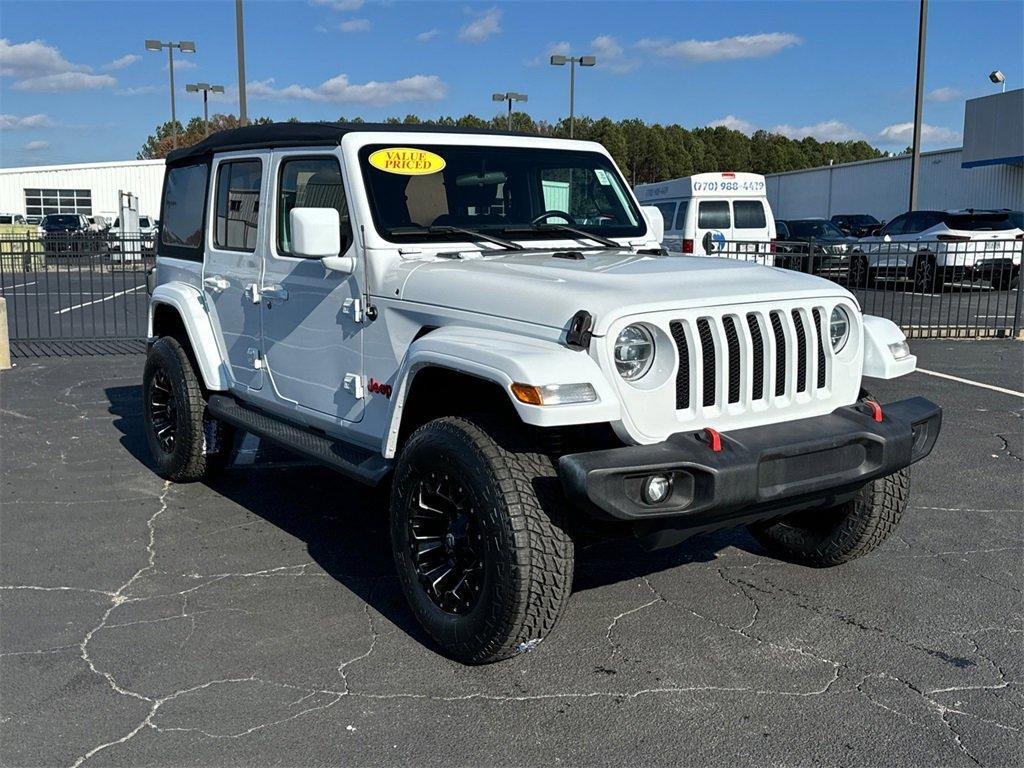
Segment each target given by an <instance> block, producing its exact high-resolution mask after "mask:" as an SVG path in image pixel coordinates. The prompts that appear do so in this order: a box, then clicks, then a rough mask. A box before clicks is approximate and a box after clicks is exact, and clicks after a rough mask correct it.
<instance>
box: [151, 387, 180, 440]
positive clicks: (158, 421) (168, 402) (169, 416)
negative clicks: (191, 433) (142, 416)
mask: <svg viewBox="0 0 1024 768" xmlns="http://www.w3.org/2000/svg"><path fill="white" fill-rule="evenodd" d="M146 406H147V407H148V408H149V418H150V422H151V423H152V425H153V432H154V434H155V435H156V441H157V444H158V445H159V446H160V448H161V449H162V450H163V451H164V453H173V452H174V438H175V436H176V434H177V431H178V422H177V419H178V415H177V407H176V405H175V402H174V392H173V391H172V390H171V381H170V379H169V378H168V377H167V372H166V371H165V370H164V369H163V368H158V369H157V370H156V371H155V372H154V374H153V380H152V382H151V383H150V385H149V398H148V402H147V403H146Z"/></svg>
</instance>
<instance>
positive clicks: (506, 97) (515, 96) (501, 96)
mask: <svg viewBox="0 0 1024 768" xmlns="http://www.w3.org/2000/svg"><path fill="white" fill-rule="evenodd" d="M529 100H530V99H529V98H528V97H527V95H526V94H525V93H514V92H513V91H509V92H508V93H495V94H492V95H491V101H507V102H508V129H509V130H510V131H511V130H512V102H513V101H529Z"/></svg>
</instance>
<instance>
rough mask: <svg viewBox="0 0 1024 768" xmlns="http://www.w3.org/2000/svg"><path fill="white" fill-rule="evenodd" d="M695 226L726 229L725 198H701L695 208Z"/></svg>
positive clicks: (727, 216)
mask: <svg viewBox="0 0 1024 768" xmlns="http://www.w3.org/2000/svg"><path fill="white" fill-rule="evenodd" d="M697 226H698V227H700V228H701V229H728V228H729V226H730V225H729V202H728V201H727V200H703V201H701V204H700V206H699V207H698V208H697Z"/></svg>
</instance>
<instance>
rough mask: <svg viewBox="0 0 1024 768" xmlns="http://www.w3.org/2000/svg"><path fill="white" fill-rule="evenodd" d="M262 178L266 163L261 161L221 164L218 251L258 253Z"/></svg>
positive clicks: (216, 226) (216, 229) (216, 225)
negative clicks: (257, 240) (256, 251)
mask: <svg viewBox="0 0 1024 768" xmlns="http://www.w3.org/2000/svg"><path fill="white" fill-rule="evenodd" d="M262 179H263V164H262V163H261V162H260V161H259V160H239V161H232V162H230V163H221V165H220V167H219V168H218V169H217V217H216V219H215V221H214V232H213V241H214V243H215V244H216V245H217V247H218V248H224V249H226V250H229V251H254V250H256V232H257V223H258V221H259V214H260V183H261V181H262Z"/></svg>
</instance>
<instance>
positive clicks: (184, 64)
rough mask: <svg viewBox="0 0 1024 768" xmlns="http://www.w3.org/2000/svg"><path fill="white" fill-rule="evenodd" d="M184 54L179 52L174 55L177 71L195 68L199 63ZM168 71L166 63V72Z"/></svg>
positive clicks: (175, 69)
mask: <svg viewBox="0 0 1024 768" xmlns="http://www.w3.org/2000/svg"><path fill="white" fill-rule="evenodd" d="M182 55H183V54H178V55H177V56H175V57H174V71H175V72H177V71H178V70H179V69H180V70H182V71H184V70H186V69H195V68H196V67H198V66H199V65H198V64H196V63H195V62H194V61H192V60H191V59H185V58H182ZM166 71H167V65H166V64H164V72H166Z"/></svg>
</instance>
